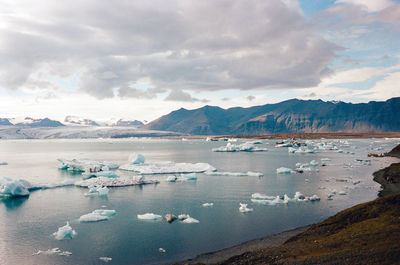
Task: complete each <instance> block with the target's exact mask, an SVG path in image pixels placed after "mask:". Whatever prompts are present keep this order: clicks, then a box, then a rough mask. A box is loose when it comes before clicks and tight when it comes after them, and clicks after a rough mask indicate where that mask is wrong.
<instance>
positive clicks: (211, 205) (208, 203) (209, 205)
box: [201, 202, 214, 207]
mask: <svg viewBox="0 0 400 265" xmlns="http://www.w3.org/2000/svg"><path fill="white" fill-rule="evenodd" d="M201 206H203V207H213V206H214V203H212V202H206V203H203V204H202V205H201Z"/></svg>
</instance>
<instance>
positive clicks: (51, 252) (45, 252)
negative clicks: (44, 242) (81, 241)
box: [32, 248, 72, 256]
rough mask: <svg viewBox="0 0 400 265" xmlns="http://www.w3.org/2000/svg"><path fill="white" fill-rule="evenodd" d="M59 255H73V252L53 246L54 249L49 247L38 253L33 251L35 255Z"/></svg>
mask: <svg viewBox="0 0 400 265" xmlns="http://www.w3.org/2000/svg"><path fill="white" fill-rule="evenodd" d="M40 254H43V255H55V254H57V255H59V256H71V255H72V252H69V251H61V250H60V249H59V248H52V249H48V250H39V251H38V252H36V253H33V254H32V256H34V255H40Z"/></svg>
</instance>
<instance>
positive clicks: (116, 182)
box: [75, 177, 159, 187]
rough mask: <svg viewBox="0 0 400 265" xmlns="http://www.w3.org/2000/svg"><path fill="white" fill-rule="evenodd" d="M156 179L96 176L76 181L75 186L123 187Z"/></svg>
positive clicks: (153, 182)
mask: <svg viewBox="0 0 400 265" xmlns="http://www.w3.org/2000/svg"><path fill="white" fill-rule="evenodd" d="M157 183H159V181H158V180H143V178H136V177H131V178H128V177H127V178H122V177H121V178H106V177H98V178H91V179H86V180H82V181H77V182H76V183H75V186H78V187H90V186H102V187H123V186H134V185H144V184H157Z"/></svg>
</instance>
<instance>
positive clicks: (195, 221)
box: [182, 216, 200, 224]
mask: <svg viewBox="0 0 400 265" xmlns="http://www.w3.org/2000/svg"><path fill="white" fill-rule="evenodd" d="M182 223H185V224H198V223H200V221H199V220H197V219H194V218H193V217H190V216H189V217H188V218H185V219H184V220H183V221H182Z"/></svg>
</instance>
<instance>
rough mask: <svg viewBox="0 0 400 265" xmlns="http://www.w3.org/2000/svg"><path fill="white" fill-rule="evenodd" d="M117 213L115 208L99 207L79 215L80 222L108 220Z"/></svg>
mask: <svg viewBox="0 0 400 265" xmlns="http://www.w3.org/2000/svg"><path fill="white" fill-rule="evenodd" d="M115 214H116V212H115V210H104V209H98V210H94V211H93V212H91V213H88V214H85V215H82V216H81V217H79V222H81V223H88V222H99V221H105V220H108V219H109V218H110V217H111V216H114V215H115Z"/></svg>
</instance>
